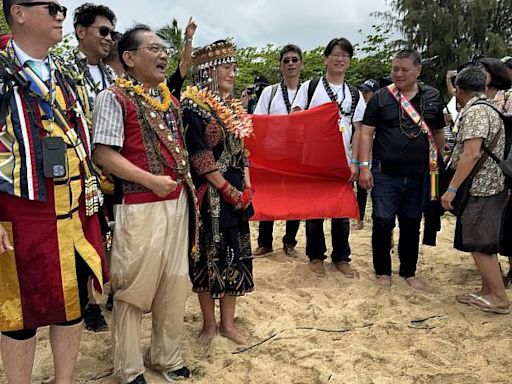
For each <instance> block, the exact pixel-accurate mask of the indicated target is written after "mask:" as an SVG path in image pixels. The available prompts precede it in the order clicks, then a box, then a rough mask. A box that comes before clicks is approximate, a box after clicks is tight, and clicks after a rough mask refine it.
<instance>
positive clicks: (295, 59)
mask: <svg viewBox="0 0 512 384" xmlns="http://www.w3.org/2000/svg"><path fill="white" fill-rule="evenodd" d="M299 61H300V59H299V58H298V57H285V58H284V59H283V64H290V63H294V64H295V63H298V62H299Z"/></svg>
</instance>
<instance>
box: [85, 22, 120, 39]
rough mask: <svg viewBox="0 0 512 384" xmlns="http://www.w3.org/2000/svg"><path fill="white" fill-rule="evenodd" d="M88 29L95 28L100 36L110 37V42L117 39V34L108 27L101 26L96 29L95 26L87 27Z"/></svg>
mask: <svg viewBox="0 0 512 384" xmlns="http://www.w3.org/2000/svg"><path fill="white" fill-rule="evenodd" d="M89 28H96V29H97V30H98V32H99V33H100V36H102V37H107V36H108V35H110V37H111V38H112V40H115V39H116V38H117V37H118V34H119V32H116V31H114V30H113V29H110V28H109V27H105V26H101V27H97V26H95V25H89Z"/></svg>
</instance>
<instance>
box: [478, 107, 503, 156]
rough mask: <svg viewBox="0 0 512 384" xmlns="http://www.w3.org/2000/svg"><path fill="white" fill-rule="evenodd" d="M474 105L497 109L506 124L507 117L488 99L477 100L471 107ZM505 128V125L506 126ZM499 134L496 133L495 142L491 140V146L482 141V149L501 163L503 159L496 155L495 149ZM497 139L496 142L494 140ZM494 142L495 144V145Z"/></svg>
mask: <svg viewBox="0 0 512 384" xmlns="http://www.w3.org/2000/svg"><path fill="white" fill-rule="evenodd" d="M474 105H487V106H488V107H490V108H492V109H493V110H495V111H496V112H497V113H498V115H499V116H500V119H501V121H502V122H503V124H505V119H504V116H503V113H502V112H501V111H500V110H499V109H498V108H496V106H495V105H494V104H493V103H491V102H489V101H487V100H477V101H475V102H474V103H473V104H471V107H472V106H474ZM504 128H505V127H504ZM498 136H499V132H498V133H497V134H496V138H495V140H493V142H491V143H490V144H489V146H487V145H485V144H484V143H483V142H482V149H483V150H484V152H485V153H487V155H488V156H489V157H491V158H492V159H493V160H494V161H495V162H496V163H497V164H499V163H501V161H502V160H501V159H500V158H499V157H498V156H496V155H495V154H494V153H493V151H494V147H495V146H496V144H497V142H498V140H497V137H498ZM494 141H495V142H494ZM493 144H494V145H493ZM506 155H507V154H505V157H506Z"/></svg>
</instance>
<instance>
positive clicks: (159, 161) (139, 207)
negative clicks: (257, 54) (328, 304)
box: [93, 25, 199, 384]
mask: <svg viewBox="0 0 512 384" xmlns="http://www.w3.org/2000/svg"><path fill="white" fill-rule="evenodd" d="M118 47H119V55H120V58H121V62H122V63H123V67H124V69H125V72H126V74H125V75H123V76H120V77H118V78H117V79H116V83H115V85H113V86H112V87H110V88H109V89H107V90H105V91H103V92H101V93H100V94H99V95H98V97H97V99H96V102H95V105H94V113H93V120H94V131H93V142H94V143H95V145H96V147H95V150H94V159H95V160H96V162H97V164H98V165H100V166H102V167H104V168H106V169H107V170H108V171H109V172H111V173H112V174H113V175H115V176H116V177H118V178H119V179H121V180H122V189H123V201H122V204H120V205H119V206H118V207H117V209H116V214H115V221H116V225H115V228H114V236H113V244H112V255H111V268H110V271H111V276H112V288H113V290H114V308H113V312H112V336H113V343H112V344H113V354H114V374H115V375H116V376H118V377H119V378H120V380H121V382H122V383H123V384H124V383H133V384H141V383H145V382H146V381H145V378H144V372H145V368H144V366H146V367H149V368H152V369H154V370H156V371H160V372H161V373H162V376H163V377H164V378H165V380H167V381H169V382H171V383H172V382H174V380H178V379H183V378H187V377H189V376H190V371H189V369H188V368H187V367H186V366H185V364H184V361H183V356H182V350H181V339H182V336H183V321H184V314H185V302H186V299H187V292H188V290H189V278H188V266H189V260H188V255H189V251H190V253H191V254H193V253H194V252H195V251H196V250H197V248H196V247H194V244H195V242H196V240H197V238H198V232H197V229H198V228H199V225H198V220H199V212H198V210H197V204H196V202H197V198H196V197H195V190H194V186H193V183H192V179H191V175H190V172H189V170H190V167H189V162H188V154H187V152H186V151H185V146H184V142H183V135H184V131H183V124H182V119H181V114H180V110H179V108H180V107H179V102H178V100H177V99H176V98H174V97H173V96H171V93H170V90H169V88H168V86H167V85H166V84H165V77H166V68H167V60H168V56H167V48H166V46H165V45H164V42H163V41H162V39H160V38H159V37H158V36H157V35H156V34H155V33H153V32H152V31H151V30H150V29H149V28H148V27H147V26H144V25H140V26H136V27H134V28H132V29H130V30H128V31H127V32H126V33H125V34H124V35H123V36H122V37H121V39H120V40H119V42H118ZM189 213H190V217H189ZM189 223H190V224H191V225H190V226H189ZM189 235H190V238H189ZM191 262H192V260H191ZM148 312H151V313H152V315H153V327H152V335H151V345H150V348H149V349H148V350H147V351H146V353H145V354H144V357H142V356H141V353H140V348H141V340H140V322H141V318H142V314H143V313H148Z"/></svg>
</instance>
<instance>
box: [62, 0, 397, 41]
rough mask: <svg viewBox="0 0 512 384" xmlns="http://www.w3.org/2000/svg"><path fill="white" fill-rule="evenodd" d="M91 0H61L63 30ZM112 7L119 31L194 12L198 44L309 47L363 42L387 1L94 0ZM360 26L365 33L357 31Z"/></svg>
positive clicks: (181, 19) (181, 21) (183, 17)
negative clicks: (336, 40)
mask: <svg viewBox="0 0 512 384" xmlns="http://www.w3.org/2000/svg"><path fill="white" fill-rule="evenodd" d="M86 1H87V0H60V3H61V4H62V5H65V6H66V7H67V8H68V18H67V20H66V22H65V31H66V32H71V31H72V28H73V11H74V10H75V8H77V7H78V6H79V5H80V4H82V3H84V2H86ZM91 2H93V3H97V4H104V5H107V6H108V7H110V8H111V9H112V10H113V11H114V12H115V14H116V16H117V19H118V22H117V27H116V29H117V30H118V31H120V32H123V31H124V29H126V28H127V27H130V26H132V25H133V24H134V23H135V22H138V23H144V24H148V25H150V26H151V27H152V28H155V29H157V28H160V27H162V26H163V25H165V24H168V23H170V21H171V20H172V18H176V19H177V20H178V23H179V25H180V27H181V28H182V29H184V28H185V26H186V23H187V21H188V18H189V17H190V16H193V17H194V18H195V20H196V22H197V24H198V28H197V32H196V36H195V39H194V46H201V45H205V44H208V43H211V42H213V41H215V40H218V39H221V38H225V37H233V38H234V39H235V43H236V44H237V45H238V46H239V47H245V46H257V47H263V46H265V45H266V44H268V43H272V44H275V45H278V46H282V45H284V44H287V43H295V44H297V45H299V46H301V48H303V49H305V50H309V49H312V48H315V47H318V46H320V45H325V44H326V43H327V42H328V41H329V40H330V39H331V38H333V37H346V38H348V39H349V40H350V41H351V42H352V43H358V42H359V43H360V42H363V41H364V37H365V36H366V35H367V34H369V33H371V32H372V28H371V26H372V25H373V24H377V23H379V22H380V20H378V19H376V18H374V17H372V16H370V13H371V12H374V11H381V10H385V9H387V6H386V4H385V0H238V1H237V0H202V1H199V0H176V1H173V0H110V1H103V2H99V1H94V0H93V1H91ZM360 29H361V30H362V32H363V33H362V34H361V33H359V30H360Z"/></svg>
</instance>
